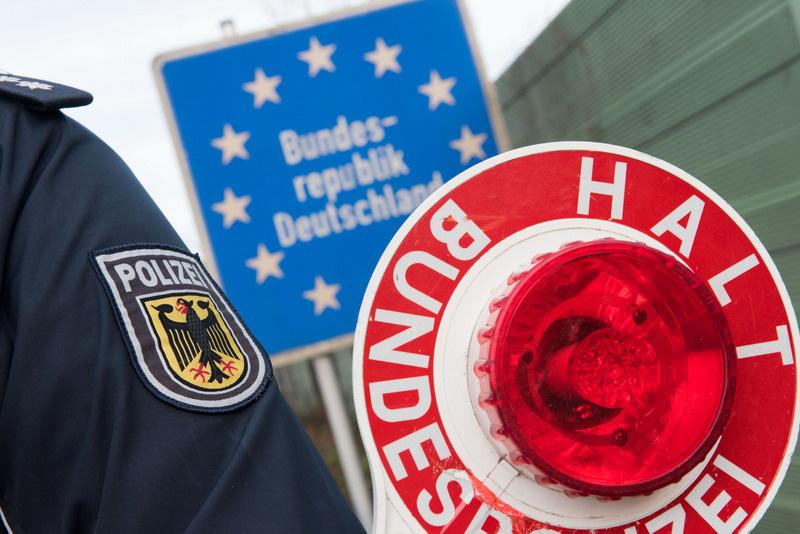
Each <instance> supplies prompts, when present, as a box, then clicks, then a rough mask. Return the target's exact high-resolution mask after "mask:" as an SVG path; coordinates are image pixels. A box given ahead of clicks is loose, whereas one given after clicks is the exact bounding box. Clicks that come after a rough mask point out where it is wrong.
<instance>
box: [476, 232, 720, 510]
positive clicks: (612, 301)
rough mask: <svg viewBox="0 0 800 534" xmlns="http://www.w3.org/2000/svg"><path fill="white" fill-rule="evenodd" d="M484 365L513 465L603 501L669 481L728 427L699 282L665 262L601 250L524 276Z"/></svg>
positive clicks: (625, 249)
mask: <svg viewBox="0 0 800 534" xmlns="http://www.w3.org/2000/svg"><path fill="white" fill-rule="evenodd" d="M488 367H489V383H490V387H491V389H492V392H491V399H492V404H493V406H494V409H495V412H496V413H497V414H498V415H499V418H500V422H499V424H500V425H501V429H500V434H502V436H503V437H504V438H505V439H507V440H510V442H511V446H512V448H513V449H516V451H517V452H516V454H515V456H516V459H517V460H518V461H522V462H526V463H531V464H533V465H534V466H536V467H537V468H538V469H540V470H541V471H543V472H544V473H545V474H546V475H548V476H549V477H551V478H553V479H554V480H556V481H558V482H560V483H562V484H564V485H565V486H568V487H570V488H573V489H575V490H577V491H580V492H584V493H589V494H595V495H603V496H611V497H615V496H624V495H635V494H640V493H646V492H650V491H653V490H655V489H657V488H659V487H662V486H664V485H666V484H669V483H672V482H675V481H677V480H678V479H680V478H681V477H682V476H683V475H684V474H686V473H687V472H688V471H689V470H690V469H691V468H692V467H694V466H695V465H697V463H699V462H700V461H701V460H702V459H703V458H704V457H705V456H706V454H707V453H708V452H709V450H710V449H711V447H712V446H713V445H714V443H715V442H716V440H717V438H718V437H719V436H720V434H721V432H722V429H723V427H724V424H725V421H726V419H727V416H728V412H729V409H730V404H731V401H732V397H733V389H734V372H735V356H734V346H733V344H732V341H731V336H730V332H729V330H728V325H727V322H726V320H725V318H724V316H723V314H722V310H721V308H720V306H719V304H718V303H717V301H716V300H715V299H714V297H713V295H712V294H711V292H710V291H709V290H708V289H707V287H706V285H705V284H704V282H703V281H702V280H701V279H700V278H698V277H697V276H695V275H694V273H692V272H691V271H690V270H689V269H688V268H686V267H685V266H684V265H683V264H681V263H680V262H679V261H678V260H676V259H675V258H673V257H672V256H669V255H667V254H663V253H661V252H658V251H656V250H654V249H651V248H649V247H646V246H644V245H641V244H636V243H625V242H618V241H613V240H604V241H599V242H595V243H588V244H576V245H571V246H569V247H566V248H565V249H563V250H561V251H560V252H558V253H556V254H553V255H552V256H549V257H547V258H546V259H544V260H541V261H539V262H538V263H536V264H535V265H534V266H533V268H532V269H531V270H530V271H528V272H527V273H526V274H524V275H523V276H522V278H521V279H520V280H519V281H518V283H517V284H516V286H514V288H513V289H512V291H511V293H510V294H509V296H508V298H507V299H506V301H505V302H504V303H503V305H502V308H501V309H500V311H499V314H498V316H497V320H496V323H495V330H494V334H493V335H492V338H491V342H490V347H489V366H488Z"/></svg>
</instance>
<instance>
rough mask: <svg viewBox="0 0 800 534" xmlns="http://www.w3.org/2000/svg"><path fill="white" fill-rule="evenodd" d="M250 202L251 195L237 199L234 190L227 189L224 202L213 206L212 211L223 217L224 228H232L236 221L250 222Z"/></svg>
mask: <svg viewBox="0 0 800 534" xmlns="http://www.w3.org/2000/svg"><path fill="white" fill-rule="evenodd" d="M250 200H251V198H250V196H249V195H243V196H241V197H237V196H236V194H235V193H234V192H233V189H231V188H230V187H226V188H225V198H224V200H222V201H221V202H217V203H216V204H213V205H212V206H211V209H212V210H214V211H216V212H217V213H219V214H221V215H222V226H224V227H225V228H230V227H231V226H233V223H235V222H236V221H241V222H243V223H249V222H250V215H248V213H247V206H248V204H250Z"/></svg>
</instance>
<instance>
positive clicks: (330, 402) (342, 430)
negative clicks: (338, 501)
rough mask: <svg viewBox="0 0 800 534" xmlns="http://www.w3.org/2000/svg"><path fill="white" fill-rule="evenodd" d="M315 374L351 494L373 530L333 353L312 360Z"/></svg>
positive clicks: (363, 520) (354, 502)
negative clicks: (332, 357) (332, 356)
mask: <svg viewBox="0 0 800 534" xmlns="http://www.w3.org/2000/svg"><path fill="white" fill-rule="evenodd" d="M312 365H313V366H314V376H315V377H316V379H317V385H318V386H319V392H320V394H321V395H322V404H323V405H324V406H325V413H326V415H327V416H328V423H329V424H330V427H331V432H332V433H333V442H334V444H335V445H336V452H337V454H338V455H339V462H340V463H341V465H342V471H343V472H344V480H345V483H346V484H347V490H348V492H349V493H350V500H351V501H352V503H353V509H354V510H355V513H356V515H357V516H358V519H359V520H360V521H361V524H362V525H364V528H365V529H366V530H367V531H369V529H370V523H371V521H372V504H371V502H370V497H369V494H368V492H367V484H366V483H365V482H364V477H363V476H362V474H361V465H360V462H359V458H358V448H357V447H356V443H355V441H354V439H353V433H352V431H351V428H350V418H349V417H348V416H347V411H346V410H345V406H344V401H343V400H342V392H341V391H340V388H339V381H338V380H337V379H336V370H335V369H334V367H333V360H331V356H330V355H329V354H326V355H324V356H320V357H318V358H314V360H312Z"/></svg>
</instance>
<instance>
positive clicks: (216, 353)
mask: <svg viewBox="0 0 800 534" xmlns="http://www.w3.org/2000/svg"><path fill="white" fill-rule="evenodd" d="M145 305H146V307H147V308H148V311H149V312H150V313H149V315H150V317H151V322H152V324H153V326H154V330H155V331H156V333H157V335H158V338H159V341H160V345H161V349H162V353H163V355H164V358H165V360H166V362H167V364H168V365H169V367H170V369H171V371H172V372H173V374H175V375H177V377H178V378H179V379H181V380H182V381H184V382H186V383H189V384H190V385H192V386H194V387H197V388H200V389H203V390H219V389H225V388H227V387H229V386H231V385H233V384H235V383H236V382H237V381H238V379H239V378H240V377H241V376H242V372H243V371H244V365H245V360H244V359H243V358H242V356H241V350H240V348H239V347H238V345H237V344H236V342H235V340H234V338H233V336H231V335H230V332H229V329H228V327H227V325H226V324H225V323H224V322H223V321H221V320H220V316H219V313H218V312H217V310H216V309H215V306H214V303H213V301H211V300H210V299H208V298H203V297H201V296H199V295H183V296H177V297H176V296H172V297H167V298H157V299H154V301H152V302H147V303H146V304H145Z"/></svg>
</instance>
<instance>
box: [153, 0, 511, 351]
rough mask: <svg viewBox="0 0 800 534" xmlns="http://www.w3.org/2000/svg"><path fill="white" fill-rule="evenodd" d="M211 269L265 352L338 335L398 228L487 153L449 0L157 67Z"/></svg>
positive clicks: (468, 62) (471, 67)
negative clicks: (430, 197) (410, 214)
mask: <svg viewBox="0 0 800 534" xmlns="http://www.w3.org/2000/svg"><path fill="white" fill-rule="evenodd" d="M156 72H157V78H159V83H160V86H161V89H162V95H163V97H164V100H165V106H166V108H167V114H168V116H169V118H170V121H171V125H172V127H173V133H174V134H175V136H176V138H177V142H178V143H179V147H180V149H179V153H180V155H181V157H183V158H185V159H184V161H183V164H184V170H185V173H186V174H187V178H188V180H189V182H190V190H191V191H192V193H193V196H194V199H193V200H194V205H195V209H196V214H197V215H198V218H199V219H200V223H201V225H200V226H201V229H202V231H203V237H204V239H205V241H206V245H207V246H209V248H210V250H209V251H207V256H208V255H209V253H210V258H207V260H208V259H210V260H211V261H210V262H209V263H211V264H212V268H213V267H215V268H216V269H215V270H216V272H217V275H218V276H219V278H220V280H221V282H222V283H223V285H224V287H225V290H226V292H227V293H228V295H229V297H230V298H231V300H232V301H233V303H234V304H235V306H236V307H237V309H238V310H239V311H240V313H241V314H242V316H243V317H244V319H245V320H246V321H247V323H248V324H249V325H250V327H251V328H252V329H253V330H254V332H255V334H256V336H257V337H258V338H259V339H260V340H261V341H262V343H263V344H264V345H265V347H266V348H267V350H268V351H270V352H271V353H273V354H278V355H280V354H281V353H286V352H287V351H293V350H298V349H304V348H305V349H308V348H309V347H311V348H312V349H313V348H314V347H316V348H317V349H319V348H320V347H321V345H320V344H322V346H324V343H325V342H329V341H330V340H336V339H347V338H348V336H349V335H352V333H353V331H354V329H355V325H356V319H357V316H358V310H359V306H360V304H361V300H362V297H363V293H364V290H365V288H366V286H367V282H368V281H369V277H370V274H371V273H372V270H373V268H374V266H375V264H376V262H377V260H378V258H379V257H380V254H381V252H382V251H383V249H384V248H385V246H386V245H387V244H388V242H389V241H390V239H391V237H392V236H393V235H394V233H395V231H396V230H397V229H398V228H399V226H400V224H401V223H402V222H403V220H404V219H405V217H406V216H407V215H408V214H409V213H411V211H413V210H414V208H415V207H416V206H417V205H419V204H420V203H421V202H422V200H423V199H424V198H425V197H427V196H428V195H429V194H430V193H431V192H432V191H433V190H435V189H436V188H437V187H438V186H440V185H441V184H442V183H443V182H444V181H445V180H447V179H449V178H451V177H453V176H455V175H457V174H458V173H459V172H461V171H462V170H464V169H466V168H467V167H469V166H470V165H473V164H475V163H477V162H478V161H480V160H482V159H484V158H487V157H489V156H492V155H494V154H496V153H498V144H500V140H499V137H498V132H499V131H502V130H500V129H501V128H502V125H501V123H500V122H499V118H498V115H499V114H498V113H496V104H494V101H493V95H492V94H491V91H490V89H489V88H488V85H487V84H486V83H485V79H484V76H483V74H482V71H481V69H480V66H479V63H478V61H477V59H476V56H475V54H474V53H473V47H472V45H471V35H470V30H469V26H468V23H467V21H466V20H465V15H464V13H463V10H462V8H461V6H460V4H459V2H458V1H457V0H418V1H412V2H404V3H395V4H390V5H384V6H382V7H374V6H371V7H370V8H369V9H368V10H365V11H361V12H358V13H355V14H352V13H351V14H347V15H345V16H341V17H339V18H336V19H335V20H331V19H328V20H327V21H323V22H315V23H312V25H307V26H304V27H299V28H292V29H284V30H281V31H278V32H273V33H270V34H261V35H251V36H244V37H241V38H238V39H236V40H235V41H224V42H220V43H216V44H213V45H208V46H205V47H198V48H195V49H190V50H185V51H179V52H176V53H172V54H167V55H165V56H162V57H160V58H158V59H157V60H156Z"/></svg>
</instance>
